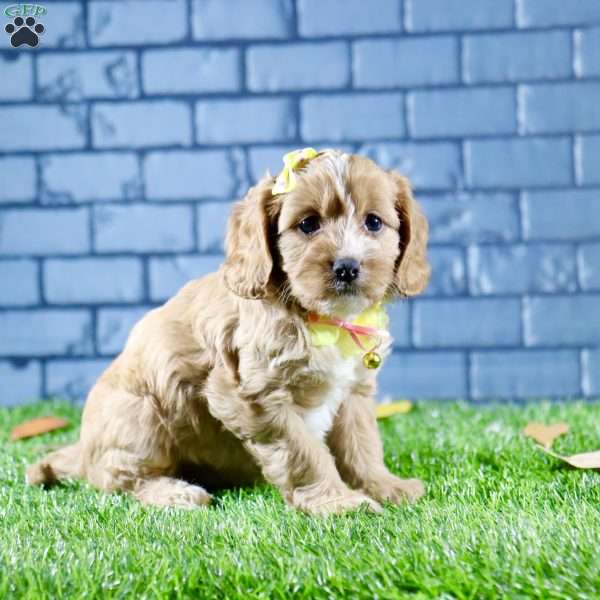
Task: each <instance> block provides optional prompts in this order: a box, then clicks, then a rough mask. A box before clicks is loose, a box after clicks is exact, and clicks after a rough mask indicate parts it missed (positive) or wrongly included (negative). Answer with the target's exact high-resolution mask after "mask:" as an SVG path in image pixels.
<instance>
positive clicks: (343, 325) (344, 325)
mask: <svg viewBox="0 0 600 600" xmlns="http://www.w3.org/2000/svg"><path fill="white" fill-rule="evenodd" d="M308 320H309V322H310V323H316V324H318V325H333V326H335V327H339V328H340V329H344V330H345V331H347V332H348V333H349V334H350V337H351V338H352V340H353V341H354V343H355V344H356V345H357V346H358V347H359V348H360V349H361V350H366V348H365V347H364V346H363V345H362V343H361V341H360V339H359V337H358V336H359V335H367V336H379V341H378V342H377V344H376V345H375V346H373V348H371V350H370V352H372V351H373V350H375V349H376V348H378V347H379V346H380V345H381V336H383V335H384V334H386V333H387V332H385V331H381V330H380V329H376V328H375V327H368V326H367V325H356V324H354V323H350V322H348V321H344V320H343V319H338V318H336V317H331V318H324V317H320V316H319V315H316V314H315V313H308Z"/></svg>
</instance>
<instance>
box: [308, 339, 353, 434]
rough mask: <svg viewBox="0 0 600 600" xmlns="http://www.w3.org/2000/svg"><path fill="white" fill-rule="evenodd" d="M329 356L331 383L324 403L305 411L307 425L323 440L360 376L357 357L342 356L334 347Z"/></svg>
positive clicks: (328, 372)
mask: <svg viewBox="0 0 600 600" xmlns="http://www.w3.org/2000/svg"><path fill="white" fill-rule="evenodd" d="M327 358H328V359H330V360H328V361H327V380H328V382H329V384H330V385H329V387H328V389H327V391H326V392H325V394H324V395H323V396H322V398H321V400H322V403H321V404H320V405H319V406H316V407H315V408H311V409H307V410H306V412H305V413H304V422H305V423H306V426H307V427H308V429H309V430H310V431H311V432H312V433H313V434H314V435H316V436H317V437H318V438H319V439H321V440H322V439H323V438H324V437H325V436H326V435H327V433H328V432H329V430H330V429H331V426H332V425H333V419H334V418H335V415H336V413H337V411H338V408H339V407H340V404H341V403H342V401H343V400H344V399H345V398H346V397H347V395H348V393H349V390H350V388H351V386H352V385H353V384H354V383H355V382H356V381H357V380H358V377H359V375H358V373H357V368H356V367H357V359H356V358H349V359H348V358H342V356H340V354H339V352H338V351H337V349H334V348H331V352H328V353H327Z"/></svg>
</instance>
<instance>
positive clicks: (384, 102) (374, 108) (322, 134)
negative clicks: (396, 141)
mask: <svg viewBox="0 0 600 600" xmlns="http://www.w3.org/2000/svg"><path fill="white" fill-rule="evenodd" d="M402 100H403V98H402V94H397V93H383V94H344V95H337V94H336V95H330V96H313V95H309V96H305V97H304V98H302V100H301V103H300V109H301V114H302V125H301V131H302V138H303V139H304V140H308V141H316V140H323V141H328V142H343V141H352V140H360V141H362V140H363V139H365V138H366V139H369V138H375V139H377V138H388V137H403V136H404V107H403V102H402Z"/></svg>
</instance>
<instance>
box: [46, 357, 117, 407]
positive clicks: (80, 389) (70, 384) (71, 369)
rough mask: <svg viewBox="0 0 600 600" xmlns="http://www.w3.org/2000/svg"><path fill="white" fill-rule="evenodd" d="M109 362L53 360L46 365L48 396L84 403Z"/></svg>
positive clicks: (97, 360)
mask: <svg viewBox="0 0 600 600" xmlns="http://www.w3.org/2000/svg"><path fill="white" fill-rule="evenodd" d="M109 364H110V361H109V360H99V359H95V360H51V361H48V362H47V363H46V390H45V393H46V395H47V396H50V397H54V398H65V399H67V400H71V401H73V402H78V403H79V402H83V401H84V400H85V398H86V396H87V395H88V393H89V391H90V390H91V389H92V386H93V385H94V384H95V383H96V381H97V380H98V377H100V375H101V374H102V372H103V371H104V370H105V369H106V367H108V365H109Z"/></svg>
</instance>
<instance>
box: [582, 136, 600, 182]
mask: <svg viewBox="0 0 600 600" xmlns="http://www.w3.org/2000/svg"><path fill="white" fill-rule="evenodd" d="M579 149H580V152H579V159H580V161H581V162H580V164H579V165H578V169H579V172H580V175H579V177H580V182H581V183H582V184H583V185H590V184H591V185H593V184H600V135H585V136H582V137H581V139H580V140H579Z"/></svg>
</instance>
